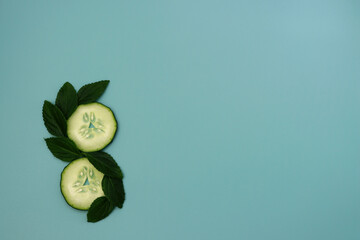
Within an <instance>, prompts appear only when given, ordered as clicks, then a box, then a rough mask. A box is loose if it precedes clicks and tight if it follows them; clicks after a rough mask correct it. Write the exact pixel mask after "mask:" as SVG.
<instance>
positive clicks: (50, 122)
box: [42, 101, 67, 137]
mask: <svg viewBox="0 0 360 240" xmlns="http://www.w3.org/2000/svg"><path fill="white" fill-rule="evenodd" d="M42 114H43V119H44V124H45V127H46V128H47V130H48V131H49V133H51V134H52V135H55V136H60V137H61V136H66V135H67V134H66V128H67V126H66V119H65V117H64V115H63V114H62V112H61V111H60V109H59V108H58V107H57V106H55V105H54V104H52V103H51V102H49V101H44V105H43V109H42Z"/></svg>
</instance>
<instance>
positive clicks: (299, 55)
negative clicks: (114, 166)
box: [0, 0, 360, 240]
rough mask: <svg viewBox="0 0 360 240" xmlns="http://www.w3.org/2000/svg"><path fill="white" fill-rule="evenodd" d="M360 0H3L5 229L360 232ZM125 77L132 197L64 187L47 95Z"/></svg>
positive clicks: (223, 234) (173, 233) (37, 235)
mask: <svg viewBox="0 0 360 240" xmlns="http://www.w3.org/2000/svg"><path fill="white" fill-rule="evenodd" d="M359 12H360V2H359V1H356V0H338V1H332V0H330V1H317V0H305V1H292V0H290V1H285V0H284V1H265V0H263V1H262V0H255V1H251V0H247V1H246V0H236V1H235V0H233V1H230V0H229V1H227V0H218V1H212V0H210V1H205V0H178V1H172V0H162V1H160V0H154V1H136V0H131V1H130V0H126V1H91V0H86V1H82V0H77V1H69V0H67V1H48V0H46V1H45V0H43V1H40V0H39V1H20V0H18V1H6V0H0V109H1V114H0V116H1V117H0V126H1V131H0V148H1V158H0V159H1V167H0V180H1V181H0V182H1V185H0V186H1V187H0V189H1V197H0V209H1V213H0V239H2V240H12V239H16V240H18V239H34V240H43V239H44V240H45V239H52V240H58V239H87V240H91V239H124V240H153V239H156V240H165V239H166V240H183V239H201V240H202V239H204V240H218V239H244V240H264V239H266V240H304V239H306V240H323V239H324V240H325V239H326V240H337V239H339V240H340V239H341V240H359V239H360V108H359V103H360V44H359V43H360V14H359ZM101 79H110V80H111V83H110V85H109V88H108V89H107V91H106V93H105V95H104V96H103V97H102V98H101V100H100V101H101V102H102V103H104V104H105V105H108V106H110V107H111V108H112V109H113V110H114V112H115V114H116V116H117V118H118V120H119V124H120V131H119V132H118V134H117V135H116V137H115V140H114V142H113V143H112V144H111V145H110V146H109V147H108V148H107V149H106V151H107V152H109V153H110V154H112V155H113V156H114V157H115V159H116V160H117V162H118V163H119V165H120V166H121V167H122V169H123V171H124V173H125V188H126V193H127V199H126V202H125V205H124V208H123V209H122V210H116V211H114V212H113V213H112V214H111V215H110V216H109V217H108V218H106V219H105V220H104V221H101V222H99V223H96V224H90V223H87V222H86V213H85V212H81V211H76V210H74V209H72V208H70V207H69V206H68V205H67V204H66V202H65V201H64V199H63V197H62V196H61V193H60V189H59V182H60V173H61V171H62V169H63V168H64V167H65V166H66V163H65V162H62V161H60V160H57V159H55V158H54V157H53V156H52V155H51V153H50V152H49V151H48V150H47V148H46V145H45V143H44V140H43V138H45V137H48V136H50V135H49V134H48V133H47V131H46V129H45V127H44V126H43V122H42V116H41V108H42V104H43V101H44V100H45V99H47V100H50V101H54V100H55V96H56V94H57V91H58V89H59V88H60V86H61V85H62V84H63V83H64V82H65V81H69V82H71V83H73V85H74V86H75V87H76V88H77V89H79V88H80V87H81V86H82V85H83V84H85V83H89V82H93V81H97V80H101Z"/></svg>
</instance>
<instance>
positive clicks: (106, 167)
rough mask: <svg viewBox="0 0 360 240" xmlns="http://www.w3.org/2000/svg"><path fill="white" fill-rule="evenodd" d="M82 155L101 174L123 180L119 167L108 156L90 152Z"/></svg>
mask: <svg viewBox="0 0 360 240" xmlns="http://www.w3.org/2000/svg"><path fill="white" fill-rule="evenodd" d="M84 155H85V156H86V157H87V159H88V160H89V162H90V163H91V164H92V165H94V167H95V168H96V169H97V170H99V171H100V172H102V173H103V174H105V175H108V176H110V177H114V178H123V174H122V172H121V169H120V167H119V166H118V165H117V163H116V162H115V160H114V159H113V158H112V156H111V155H110V154H107V153H105V152H90V153H84Z"/></svg>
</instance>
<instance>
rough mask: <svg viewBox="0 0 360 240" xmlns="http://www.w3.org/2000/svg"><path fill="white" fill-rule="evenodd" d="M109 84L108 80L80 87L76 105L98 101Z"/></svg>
mask: <svg viewBox="0 0 360 240" xmlns="http://www.w3.org/2000/svg"><path fill="white" fill-rule="evenodd" d="M109 82H110V81H109V80H102V81H99V82H94V83H90V84H86V85H84V86H82V87H81V88H80V89H79V91H78V93H77V95H78V103H79V104H86V103H92V102H95V101H96V100H98V99H99V97H101V95H102V94H103V93H104V91H105V89H106V87H107V85H108V84H109Z"/></svg>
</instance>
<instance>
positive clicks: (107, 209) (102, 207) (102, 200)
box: [87, 197, 115, 222]
mask: <svg viewBox="0 0 360 240" xmlns="http://www.w3.org/2000/svg"><path fill="white" fill-rule="evenodd" d="M114 208H115V206H114V204H112V203H111V202H110V201H109V199H107V197H99V198H97V199H95V201H94V202H93V203H92V204H91V206H90V208H89V211H88V213H87V221H88V222H98V221H100V220H103V219H104V218H106V217H107V216H109V214H110V213H111V212H112V211H113V210H114Z"/></svg>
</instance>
